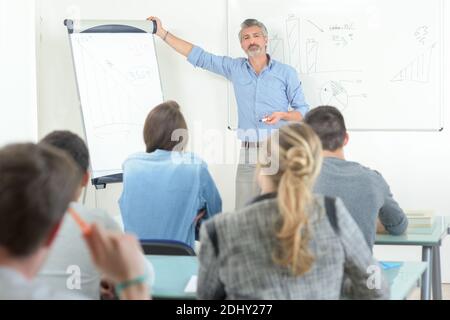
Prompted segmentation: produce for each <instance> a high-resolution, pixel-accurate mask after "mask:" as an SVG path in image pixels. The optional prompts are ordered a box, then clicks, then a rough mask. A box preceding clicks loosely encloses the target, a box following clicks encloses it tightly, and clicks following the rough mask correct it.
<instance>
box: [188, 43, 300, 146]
mask: <svg viewBox="0 0 450 320" xmlns="http://www.w3.org/2000/svg"><path fill="white" fill-rule="evenodd" d="M188 61H189V62H190V63H191V64H192V65H194V66H196V67H200V68H203V69H206V70H209V71H211V72H214V73H217V74H220V75H222V76H224V77H226V78H227V79H228V80H230V81H231V82H232V83H233V87H234V93H235V96H236V102H237V105H238V118H239V120H238V127H239V130H238V138H239V139H240V140H247V141H258V140H264V139H265V138H266V137H267V135H268V134H270V131H271V130H272V129H274V128H279V127H281V126H283V125H285V124H286V123H287V122H286V121H285V120H281V121H279V122H278V123H276V124H274V125H268V124H266V123H264V122H261V121H260V120H262V119H263V118H265V117H266V116H269V115H271V114H272V113H273V112H277V111H283V112H287V111H290V109H289V107H290V108H291V109H292V110H295V111H299V112H300V113H301V114H302V115H303V116H304V115H305V114H306V112H308V110H309V106H308V105H307V104H306V102H305V96H304V94H303V90H302V86H301V82H300V80H299V79H298V75H297V71H296V70H295V69H294V68H292V67H291V66H289V65H286V64H283V63H280V62H278V61H276V60H273V59H269V64H268V65H267V66H266V67H265V68H264V69H263V70H262V72H261V73H260V74H259V75H257V74H256V72H255V70H254V69H253V67H252V66H251V65H250V62H249V61H248V59H245V58H237V59H233V58H230V57H222V56H216V55H213V54H211V53H208V52H206V51H205V50H203V49H201V48H199V47H196V46H194V48H193V49H192V51H191V52H190V54H189V56H188Z"/></svg>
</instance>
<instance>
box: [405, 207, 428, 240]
mask: <svg viewBox="0 0 450 320" xmlns="http://www.w3.org/2000/svg"><path fill="white" fill-rule="evenodd" d="M405 213H406V216H407V217H408V229H407V230H406V233H409V234H431V233H433V230H434V227H435V226H436V223H435V219H434V212H433V211H431V210H408V211H405Z"/></svg>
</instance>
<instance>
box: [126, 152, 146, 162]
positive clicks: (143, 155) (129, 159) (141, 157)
mask: <svg viewBox="0 0 450 320" xmlns="http://www.w3.org/2000/svg"><path fill="white" fill-rule="evenodd" d="M148 158H149V154H148V153H147V152H135V153H133V154H130V155H129V156H128V157H127V158H126V159H125V161H124V162H123V165H126V164H128V163H130V162H133V161H136V160H146V159H148Z"/></svg>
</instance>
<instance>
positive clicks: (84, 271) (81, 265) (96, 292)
mask: <svg viewBox="0 0 450 320" xmlns="http://www.w3.org/2000/svg"><path fill="white" fill-rule="evenodd" d="M40 144H47V145H51V146H53V147H56V148H58V149H60V150H62V151H65V152H67V153H68V154H69V155H70V156H71V158H72V159H73V160H75V163H76V164H77V166H78V169H79V170H80V171H81V172H82V179H81V183H80V184H79V186H78V188H77V190H76V192H75V193H74V195H73V197H72V199H71V203H70V206H71V207H72V208H74V209H75V210H76V211H77V212H78V213H79V214H80V216H81V217H82V218H83V219H84V220H85V221H87V222H89V223H94V222H95V223H96V224H98V225H101V226H102V227H103V228H105V229H106V230H111V231H117V232H121V231H122V230H121V228H120V227H119V226H118V225H117V223H116V222H115V221H114V220H113V219H112V218H111V217H110V216H109V215H108V213H107V212H105V211H103V210H100V209H88V208H86V207H85V206H84V205H83V204H81V203H79V202H77V201H78V198H79V197H80V194H81V191H82V190H83V188H86V187H87V184H88V183H89V178H90V175H89V170H88V169H89V151H88V148H87V146H86V144H85V143H84V141H83V140H82V139H81V138H80V137H79V136H78V135H76V134H74V133H72V132H70V131H53V132H51V133H49V134H48V135H47V136H45V137H44V138H43V139H42V140H41V141H40ZM81 238H82V237H81V234H80V232H79V228H78V225H77V224H76V223H75V221H74V220H73V219H71V218H70V217H66V219H64V220H63V223H62V225H61V230H60V232H59V234H58V236H57V237H56V239H55V241H54V245H53V246H52V250H51V251H50V254H49V257H48V259H47V261H46V263H45V264H44V266H43V268H42V269H41V271H40V272H39V276H38V277H37V280H38V281H42V282H43V283H46V284H49V285H51V286H52V287H53V288H57V289H59V290H60V291H64V290H65V291H68V292H74V291H75V292H79V293H80V294H83V295H84V296H86V297H89V298H91V299H99V298H100V296H101V293H103V294H104V297H112V296H113V292H111V290H105V287H106V288H109V289H112V287H113V286H112V285H113V284H112V283H111V282H110V281H109V280H108V279H103V280H102V275H101V273H100V272H99V271H98V270H97V269H96V268H95V265H94V263H93V262H92V260H91V259H90V257H89V251H88V247H87V246H86V244H85V243H84V241H81V240H82V239H81ZM146 264H148V267H147V268H148V274H149V281H150V283H151V282H152V281H153V269H152V267H151V265H150V264H149V263H148V262H147V261H146ZM77 275H79V277H78V278H76V277H75V276H77ZM100 284H102V287H101V286H100ZM102 288H103V289H102ZM101 289H102V290H101Z"/></svg>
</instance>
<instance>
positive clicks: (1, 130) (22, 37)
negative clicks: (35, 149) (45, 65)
mask: <svg viewBox="0 0 450 320" xmlns="http://www.w3.org/2000/svg"><path fill="white" fill-rule="evenodd" d="M34 5H35V2H34V0H16V1H11V0H0V70H1V71H0V146H1V145H4V144H7V143H11V142H19V141H20V142H22V141H36V140H37V97H36V54H35V48H36V44H35V34H36V31H35V20H34V18H35V9H34Z"/></svg>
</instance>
